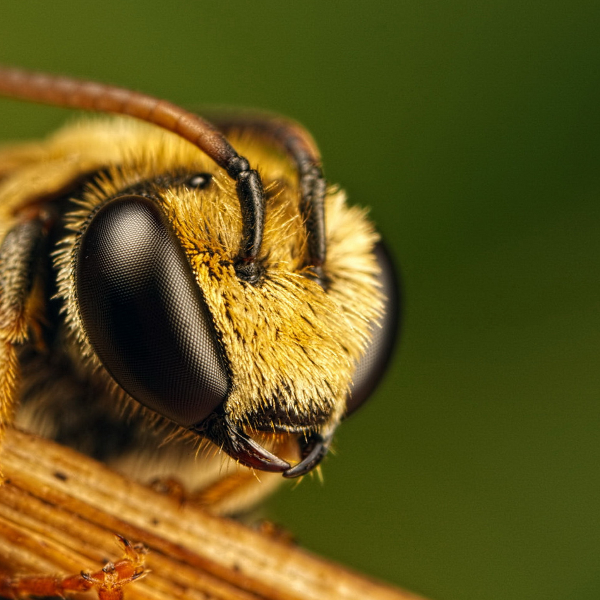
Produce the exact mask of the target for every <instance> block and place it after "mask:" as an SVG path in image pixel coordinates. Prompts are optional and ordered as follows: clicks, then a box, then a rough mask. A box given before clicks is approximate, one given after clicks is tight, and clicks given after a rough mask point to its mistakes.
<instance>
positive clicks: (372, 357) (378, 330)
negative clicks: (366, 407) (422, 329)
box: [346, 242, 400, 416]
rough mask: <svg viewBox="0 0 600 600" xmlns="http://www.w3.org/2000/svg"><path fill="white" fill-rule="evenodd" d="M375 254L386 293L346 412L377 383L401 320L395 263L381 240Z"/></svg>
mask: <svg viewBox="0 0 600 600" xmlns="http://www.w3.org/2000/svg"><path fill="white" fill-rule="evenodd" d="M375 256H376V258H377V263H378V264H379V268H380V269H381V275H380V279H379V281H380V283H381V285H382V291H383V293H384V294H385V296H386V300H385V304H384V315H383V317H382V318H381V320H380V321H379V324H380V325H381V327H379V326H377V324H375V323H372V324H371V333H372V335H373V338H372V339H371V343H370V344H369V346H368V348H367V350H366V352H365V354H364V356H363V357H362V359H361V360H360V362H359V363H358V366H357V367H356V371H355V373H354V378H353V383H352V386H351V388H350V394H349V395H348V399H347V405H346V416H348V415H350V414H352V413H353V412H354V411H355V410H356V409H357V408H359V407H360V406H361V405H362V404H363V403H364V402H365V401H366V400H367V398H368V397H369V396H370V395H371V393H372V392H373V390H374V389H375V388H376V387H377V385H378V384H379V382H380V381H381V378H382V377H383V374H384V373H385V370H386V368H387V366H388V363H389V361H390V358H391V356H392V351H393V349H394V345H395V342H396V338H397V337H398V326H399V322H400V289H399V285H398V278H397V276H396V269H395V267H394V263H393V261H392V258H391V256H390V253H389V252H388V249H387V248H386V246H385V244H384V243H383V242H378V244H377V245H376V246H375Z"/></svg>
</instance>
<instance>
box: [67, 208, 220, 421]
mask: <svg viewBox="0 0 600 600" xmlns="http://www.w3.org/2000/svg"><path fill="white" fill-rule="evenodd" d="M76 277H77V299H78V303H79V311H80V315H81V319H82V321H83V326H84V329H85V332H86V334H87V336H88V339H89V340H90V343H91V344H92V347H93V348H94V351H95V352H96V354H97V355H98V357H99V358H100V360H101V361H102V363H103V365H104V367H105V368H106V369H107V370H108V371H109V373H110V374H111V375H112V377H113V378H114V379H115V381H116V382H117V383H118V384H119V385H120V386H121V387H122V388H123V389H124V390H125V391H126V392H127V393H128V394H129V395H131V396H132V397H133V398H135V399H136V400H137V401H138V402H141V403H142V404H144V405H145V406H147V407H148V408H150V409H152V410H154V411H156V412H157V413H160V414H162V415H164V416H166V417H168V418H169V419H172V420H173V421H175V422H176V423H178V424H179V425H181V426H184V427H190V426H192V425H196V424H198V423H200V422H201V421H202V420H204V419H205V418H206V417H207V416H208V415H209V414H210V413H211V412H213V410H214V409H215V408H217V407H218V406H219V405H220V404H221V403H222V402H223V401H224V400H225V398H226V397H227V394H228V388H229V377H228V374H227V369H226V368H225V365H224V360H223V358H222V356H223V354H222V352H221V350H220V346H219V342H218V340H217V337H216V334H215V331H214V327H213V325H212V318H211V315H210V313H209V311H208V308H207V306H206V303H205V302H204V299H203V297H202V293H201V291H200V289H199V288H198V286H197V284H196V282H195V281H194V278H193V274H192V271H191V267H190V266H189V263H188V262H187V259H186V257H185V255H184V252H183V249H182V248H181V246H180V244H179V242H178V241H177V239H176V237H175V235H174V234H173V232H172V231H171V228H170V226H169V224H168V222H167V220H166V217H165V216H164V215H163V213H162V211H161V210H160V209H159V208H158V207H157V206H156V205H155V204H154V203H153V202H152V201H151V200H149V199H146V198H143V197H141V196H126V197H122V198H118V199H116V200H113V201H112V202H109V203H108V204H106V205H105V206H103V207H102V208H101V209H100V210H99V211H98V213H97V214H96V215H95V216H94V217H93V219H92V221H91V222H90V224H89V226H88V228H87V230H86V231H85V233H84V234H83V237H82V240H81V244H80V250H79V255H78V259H77V273H76Z"/></svg>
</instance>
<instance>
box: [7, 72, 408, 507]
mask: <svg viewBox="0 0 600 600" xmlns="http://www.w3.org/2000/svg"><path fill="white" fill-rule="evenodd" d="M0 95H3V96H6V97H11V98H18V99H23V100H28V101H34V102H40V103H46V104H54V105H58V106H62V107H71V108H75V109H82V110H87V111H95V112H99V113H112V115H111V116H106V115H104V116H101V117H96V118H94V119H90V118H88V119H87V120H84V121H79V122H76V123H74V124H69V125H67V126H66V127H65V128H63V129H62V130H60V131H58V132H57V133H55V134H54V135H52V136H51V137H50V138H49V139H47V140H45V141H42V142H35V143H30V144H27V143H26V144H21V145H13V146H8V147H6V148H5V149H4V150H0V240H1V244H0V425H1V427H2V428H6V426H8V425H9V424H12V423H16V424H17V425H19V426H21V427H23V428H25V429H27V430H29V431H32V432H35V433H38V434H40V435H43V436H46V437H49V438H51V439H53V440H56V441H58V442H59V443H62V444H65V445H67V446H70V447H72V448H75V449H76V450H79V451H81V452H84V453H87V454H89V455H90V456H92V457H94V458H97V459H101V460H102V461H104V462H106V463H107V464H109V465H111V466H113V467H114V468H116V469H117V470H119V471H121V472H123V473H125V474H127V475H130V476H131V477H133V478H135V479H136V480H138V481H142V482H145V481H151V480H153V479H156V478H159V479H163V480H165V479H167V478H175V479H176V480H178V481H181V482H183V483H184V484H185V486H186V488H189V489H190V490H192V491H193V492H194V494H195V497H196V499H197V501H198V502H199V503H200V504H202V505H204V506H206V507H208V508H209V509H210V510H212V511H213V512H215V513H220V514H231V513H235V512H239V511H241V510H243V509H245V508H246V507H248V506H250V505H252V504H253V503H255V502H256V501H258V500H259V499H261V498H262V497H264V496H265V495H267V494H268V493H270V492H271V491H272V490H273V489H274V488H275V487H277V486H278V485H279V483H280V482H281V481H283V480H284V479H286V478H287V479H289V478H295V477H299V476H302V475H305V474H307V473H309V472H310V471H312V470H313V469H315V467H317V465H319V463H320V462H321V460H322V459H323V458H324V456H325V455H326V454H327V452H328V449H329V448H330V445H331V442H332V439H333V435H334V432H335V430H336V428H337V427H338V425H339V424H340V423H341V421H342V420H343V419H344V418H346V417H347V416H348V415H350V414H351V413H352V412H354V411H355V410H356V409H357V408H358V407H359V406H360V405H362V404H363V403H364V402H365V400H366V399H367V398H368V397H369V396H370V395H371V393H372V391H373V389H374V388H375V387H376V385H377V384H378V382H379V380H380V379H381V377H382V374H383V371H384V369H385V366H386V364H387V362H388V360H389V357H390V354H391V351H392V347H393V343H394V339H395V337H396V331H397V322H398V312H399V309H398V292H397V284H396V277H395V274H394V267H393V264H392V261H391V259H390V256H389V254H388V252H387V250H386V248H385V246H384V244H383V242H382V241H381V240H380V238H379V235H378V234H377V232H376V230H375V228H374V226H373V225H372V224H371V222H370V221H369V220H368V218H367V216H366V213H365V211H364V210H362V209H359V208H356V207H349V206H348V205H347V204H346V198H345V195H344V192H343V191H342V190H341V189H340V188H339V187H336V186H328V185H327V184H326V182H325V179H324V176H323V171H322V166H321V158H320V154H319V151H318V149H317V146H316V144H315V142H314V141H313V139H312V137H311V136H310V134H309V133H308V132H307V131H305V130H304V129H303V128H302V127H301V126H300V125H298V124H297V123H295V122H293V121H290V120H288V119H285V118H282V117H279V116H274V115H269V114H263V113H253V112H241V113H235V114H221V115H216V116H215V117H214V118H213V119H212V122H209V121H207V120H205V119H203V118H201V117H199V116H197V115H196V114H193V113H190V112H188V111H186V110H184V109H182V108H179V107H177V106H175V105H173V104H171V103H169V102H166V101H161V100H158V99H155V98H152V97H149V96H146V95H143V94H140V93H136V92H132V91H128V90H125V89H121V88H116V87H111V86H108V85H102V84H98V83H91V82H83V81H78V80H74V79H69V78H65V77H58V76H52V75H45V74H38V73H29V72H25V71H22V70H17V69H10V68H0ZM234 148H235V149H234ZM257 473H259V474H260V476H257ZM282 476H283V477H282Z"/></svg>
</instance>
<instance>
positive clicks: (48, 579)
mask: <svg viewBox="0 0 600 600" xmlns="http://www.w3.org/2000/svg"><path fill="white" fill-rule="evenodd" d="M117 541H118V543H119V546H121V548H122V549H123V550H124V555H123V558H121V559H120V560H118V561H117V562H115V563H112V562H111V563H108V564H107V565H105V566H104V567H103V568H102V569H99V570H98V571H96V572H94V573H87V572H85V571H82V572H81V573H79V574H78V575H71V576H67V577H57V576H52V575H40V576H38V575H24V576H21V577H2V576H0V597H4V598H15V597H20V596H24V595H28V596H36V597H61V598H63V597H64V596H65V594H66V593H68V592H87V591H89V590H92V589H94V590H96V592H97V593H98V598H99V600H122V598H123V588H124V586H125V585H127V584H129V583H132V582H134V581H137V580H138V579H141V578H142V577H144V576H145V575H146V574H147V573H148V571H146V570H145V568H144V563H145V555H146V552H147V550H146V548H145V546H142V545H135V546H134V545H132V544H131V543H130V542H129V541H128V540H126V539H125V538H123V537H121V536H117Z"/></svg>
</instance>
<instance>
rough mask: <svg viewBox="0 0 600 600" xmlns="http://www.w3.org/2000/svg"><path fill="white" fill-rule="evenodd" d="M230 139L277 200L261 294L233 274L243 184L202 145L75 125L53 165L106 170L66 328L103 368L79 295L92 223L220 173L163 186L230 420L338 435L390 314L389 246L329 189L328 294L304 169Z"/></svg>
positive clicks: (153, 132)
mask: <svg viewBox="0 0 600 600" xmlns="http://www.w3.org/2000/svg"><path fill="white" fill-rule="evenodd" d="M229 139H230V141H231V142H232V144H233V145H234V147H236V149H237V150H238V151H239V152H240V153H241V154H243V155H245V156H246V157H247V158H248V159H249V161H250V164H251V165H252V166H253V167H255V168H257V169H258V171H259V172H260V174H261V177H262V178H263V182H264V185H265V190H266V192H267V194H266V195H267V206H266V222H265V230H264V240H263V246H262V252H261V255H260V257H259V260H260V261H261V263H262V265H263V267H264V277H263V279H262V281H261V282H260V284H259V285H254V286H253V285H250V284H248V283H246V282H243V281H240V280H239V278H238V277H237V276H236V274H235V271H234V268H233V262H234V259H235V257H236V255H237V253H238V250H239V243H240V239H241V230H242V221H241V213H240V207H239V200H238V197H237V195H236V191H235V183H234V182H233V181H232V180H230V179H229V177H228V176H227V175H226V174H225V173H224V172H223V171H222V170H220V169H219V168H217V167H216V166H215V165H214V163H213V162H212V160H211V159H209V158H208V157H207V156H205V155H203V154H202V153H201V152H199V151H198V149H197V148H196V147H194V146H193V145H191V144H190V143H188V142H186V141H184V140H182V139H180V138H179V137H177V136H176V135H174V134H171V133H168V132H165V131H162V130H160V129H158V128H156V127H152V126H148V125H145V124H140V123H138V122H135V121H132V120H128V119H121V118H119V119H111V120H109V121H108V122H107V121H106V120H101V121H91V122H89V121H88V122H84V123H81V124H79V125H76V126H70V127H68V128H66V129H64V130H63V131H62V132H59V133H58V134H57V135H56V136H55V137H54V138H53V139H52V140H51V141H50V142H49V143H48V145H47V146H46V153H47V155H48V159H47V160H48V162H49V163H50V162H52V161H55V162H56V161H58V162H61V163H62V164H63V165H70V164H72V163H73V162H74V161H75V160H76V157H79V160H80V162H79V164H80V167H81V165H85V168H84V171H85V170H88V171H91V170H92V169H94V168H98V167H102V168H104V169H107V170H106V171H105V174H103V175H102V176H100V177H99V178H98V179H97V180H96V181H95V182H94V183H93V184H92V185H90V186H88V188H87V191H86V192H85V193H84V195H83V197H82V199H81V200H80V201H78V204H79V207H78V208H77V209H76V210H74V211H73V212H72V213H71V214H70V215H68V217H67V226H68V228H69V229H70V230H71V231H72V234H70V235H68V236H67V237H66V238H65V239H64V240H63V241H62V243H61V248H60V250H59V251H58V252H57V254H56V257H55V261H56V265H57V267H58V269H59V292H58V295H59V297H61V298H62V299H63V301H64V312H65V314H66V321H67V324H68V326H69V328H70V331H71V332H72V335H73V336H74V337H75V341H76V343H75V346H76V347H78V348H79V349H80V350H81V349H83V355H84V356H85V357H86V358H87V359H88V360H89V363H90V365H91V366H92V367H93V368H94V369H102V367H101V366H100V364H99V361H98V359H97V357H96V356H95V354H94V352H93V350H92V348H91V346H90V344H89V341H88V340H87V338H86V336H85V332H84V328H83V327H82V324H81V321H80V316H79V312H78V307H77V298H76V290H75V277H74V269H75V264H76V252H77V247H78V244H79V240H80V238H81V235H82V231H83V230H85V227H86V223H87V222H88V220H89V218H90V214H92V213H93V212H94V211H95V210H97V209H98V207H100V206H102V204H103V203H104V202H106V201H107V200H109V199H110V198H112V197H114V196H115V195H118V194H119V193H120V192H121V191H122V190H123V189H125V188H127V187H129V186H132V185H135V184H138V183H140V182H142V181H147V180H153V179H156V178H157V177H160V176H161V175H163V174H166V173H171V172H189V173H195V172H207V173H211V174H212V182H213V183H212V185H210V186H209V187H208V188H207V189H204V190H195V189H190V188H186V187H185V186H180V187H176V188H172V189H165V190H160V189H158V188H157V198H158V200H157V201H158V203H159V204H160V206H161V208H162V210H163V211H164V212H165V214H166V215H167V218H168V221H169V223H170V224H171V226H172V228H173V231H174V232H175V234H176V236H177V238H178V239H179V241H180V243H181V245H182V247H183V249H184V251H185V253H186V255H187V257H188V259H189V263H190V265H191V267H192V270H193V273H194V276H195V279H196V281H197V283H198V285H199V286H200V288H201V290H202V293H203V296H204V299H205V301H206V303H207V305H208V308H209V310H210V313H211V315H212V317H213V320H214V326H215V328H216V330H217V333H218V336H219V338H220V341H221V344H222V346H223V348H224V351H225V354H226V358H227V363H228V365H229V369H230V373H231V379H232V382H231V383H232V385H231V393H230V395H229V397H228V399H227V401H226V404H225V407H224V408H225V412H226V413H227V415H228V416H229V418H230V419H231V420H232V421H233V422H235V423H237V424H238V425H240V426H244V425H248V424H249V423H248V415H250V414H258V413H260V412H261V411H265V410H268V409H269V408H277V409H278V410H279V411H283V412H284V413H287V414H288V415H306V416H307V417H310V416H314V415H317V414H321V415H322V414H326V415H327V416H328V419H327V422H326V423H323V428H324V430H329V429H330V428H333V427H335V425H337V423H338V422H339V420H340V418H341V416H342V415H343V413H344V410H345V399H346V396H347V393H348V389H349V385H350V383H351V378H352V373H353V370H354V368H355V365H356V363H357V361H358V360H359V358H360V357H361V355H362V353H363V351H364V348H365V345H366V343H367V341H368V331H369V323H370V322H372V321H374V320H376V319H377V318H378V317H379V316H380V313H381V310H382V300H383V299H382V294H381V292H380V291H379V287H378V283H377V277H378V274H379V272H378V271H379V268H378V266H377V263H376V260H375V257H374V255H373V247H374V244H375V243H376V242H377V240H378V236H377V234H376V233H375V231H374V229H373V227H372V225H371V224H370V222H369V221H368V220H367V219H366V216H365V212H364V211H363V210H361V209H358V208H349V207H348V206H347V205H346V203H345V196H344V193H343V192H342V191H340V190H338V189H336V188H330V189H329V190H328V193H327V196H326V199H325V213H326V224H327V262H326V264H325V277H326V279H327V281H328V287H327V291H324V290H323V289H322V288H321V287H320V286H319V285H318V284H317V283H316V282H314V281H313V280H312V279H311V278H310V277H306V276H305V275H306V273H303V272H302V270H301V269H300V264H301V259H302V256H303V253H304V251H305V246H306V232H305V227H304V223H303V220H302V218H301V216H300V213H299V207H298V205H299V201H298V198H299V192H298V177H297V174H296V171H295V169H294V167H293V165H291V164H290V162H289V160H288V159H287V158H286V157H284V156H282V155H280V154H279V153H278V152H277V151H275V150H274V149H272V148H267V147H265V146H264V145H260V144H257V143H256V142H255V141H253V140H252V139H249V138H247V137H245V136H244V135H238V136H235V135H231V136H229ZM107 166H108V168H107ZM48 176H49V177H50V175H48ZM54 187H60V183H59V182H55V183H54ZM275 402H277V406H276V407H275V406H274V403H275Z"/></svg>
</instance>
